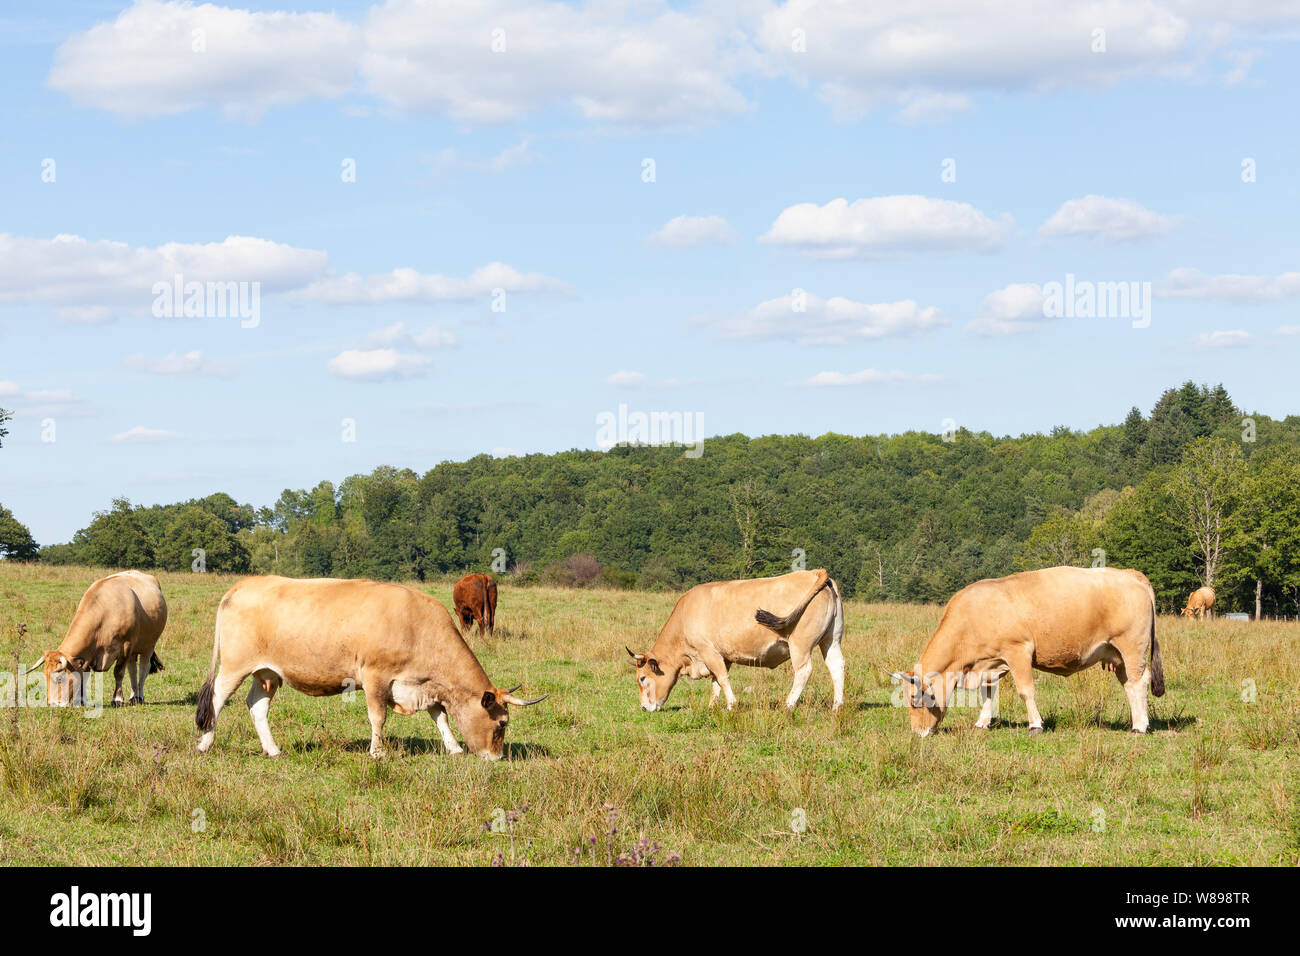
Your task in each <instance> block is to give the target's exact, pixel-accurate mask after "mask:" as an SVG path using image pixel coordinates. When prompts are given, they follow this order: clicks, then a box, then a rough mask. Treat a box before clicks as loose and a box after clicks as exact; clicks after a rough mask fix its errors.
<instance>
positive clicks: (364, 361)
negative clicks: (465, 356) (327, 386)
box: [325, 349, 433, 382]
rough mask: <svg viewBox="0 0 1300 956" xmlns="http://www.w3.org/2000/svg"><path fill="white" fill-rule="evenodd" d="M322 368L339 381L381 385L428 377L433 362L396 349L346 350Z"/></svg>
mask: <svg viewBox="0 0 1300 956" xmlns="http://www.w3.org/2000/svg"><path fill="white" fill-rule="evenodd" d="M325 367H326V368H327V369H329V371H330V372H331V373H332V374H334V375H337V376H338V377H339V378H346V379H350V380H352V381H354V382H385V381H393V380H397V379H403V378H417V377H419V376H422V375H428V374H429V373H430V372H431V371H433V360H432V359H430V358H428V357H427V356H424V355H410V354H407V353H403V352H398V351H397V350H396V349H348V350H347V351H344V352H340V353H339V354H338V355H336V356H334V357H333V358H332V359H330V360H329V362H328V363H327V364H326V366H325Z"/></svg>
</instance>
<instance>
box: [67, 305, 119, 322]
mask: <svg viewBox="0 0 1300 956" xmlns="http://www.w3.org/2000/svg"><path fill="white" fill-rule="evenodd" d="M55 311H56V314H57V315H58V317H59V321H60V322H62V323H64V324H65V325H104V324H105V323H108V322H112V321H113V320H114V319H116V318H117V315H116V314H115V313H114V312H113V310H112V309H110V308H109V307H108V306H105V305H69V306H64V307H63V308H61V309H57V310H55Z"/></svg>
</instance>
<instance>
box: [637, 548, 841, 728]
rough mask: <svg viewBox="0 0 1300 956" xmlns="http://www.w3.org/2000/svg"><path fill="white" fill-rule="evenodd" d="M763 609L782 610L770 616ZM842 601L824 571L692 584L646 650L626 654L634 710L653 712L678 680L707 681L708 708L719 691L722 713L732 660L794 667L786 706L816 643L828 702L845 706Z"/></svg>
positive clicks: (799, 689) (731, 698)
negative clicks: (636, 703) (635, 691)
mask: <svg viewBox="0 0 1300 956" xmlns="http://www.w3.org/2000/svg"><path fill="white" fill-rule="evenodd" d="M767 607H777V608H783V609H784V608H789V609H790V610H789V612H788V613H787V614H786V615H785V617H777V616H776V615H775V614H773V613H772V612H770V611H767V610H764V608H767ZM843 639H844V605H843V602H842V601H841V600H840V592H839V589H838V588H837V587H836V586H835V582H834V581H833V580H832V579H831V577H830V575H828V574H827V573H826V572H825V571H824V570H822V569H820V568H819V569H817V570H816V571H792V572H791V573H789V574H782V575H778V576H777V577H771V578H754V579H749V580H742V581H714V582H712V583H709V584H700V585H697V586H696V587H693V588H691V589H690V590H689V591H687V592H686V593H685V594H683V595H682V596H681V598H680V599H679V600H678V602H677V606H676V607H674V608H673V613H672V614H670V615H669V616H668V620H667V621H666V622H665V623H664V626H663V629H662V630H660V632H659V637H658V639H657V640H656V641H655V643H654V646H653V647H652V648H650V652H649V653H648V654H638V653H636V652H635V651H634V650H632V648H630V647H629V648H627V652H628V653H629V654H631V655H632V660H633V661H634V662H635V664H636V680H637V685H638V687H639V688H640V691H641V709H642V710H646V711H651V712H653V711H656V710H659V709H660V708H662V707H663V705H664V701H666V700H667V699H668V694H669V693H670V692H671V691H672V689H673V685H674V684H675V683H677V678H678V677H679V676H681V675H685V676H687V677H690V678H692V679H694V680H699V679H701V678H705V677H708V678H711V679H712V681H713V694H712V696H710V697H709V706H713V705H714V704H715V703H716V702H717V699H718V695H719V694H725V695H726V699H727V710H731V709H732V708H733V707H735V706H736V695H735V693H733V692H732V690H731V681H730V680H729V679H728V676H727V671H728V670H729V669H730V668H731V665H732V664H747V665H749V666H751V667H779V666H780V665H781V664H784V663H785V662H786V661H790V662H791V663H792V664H793V665H794V682H793V685H792V686H791V688H790V693H789V695H788V696H787V697H786V699H785V706H786V707H788V708H793V707H794V705H795V704H797V703H798V702H799V696H800V695H801V694H802V693H803V689H804V685H806V684H807V683H808V678H809V676H811V674H812V670H813V660H812V652H813V649H814V648H820V649H821V652H822V657H823V658H824V659H825V661H826V669H827V670H828V671H830V675H831V685H832V688H833V694H834V697H833V700H832V704H831V707H832V709H833V710H839V709H840V706H841V705H842V704H843V703H844V653H843V651H842V650H841V648H840V644H841V642H842V641H843Z"/></svg>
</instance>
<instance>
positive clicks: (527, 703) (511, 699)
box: [501, 684, 551, 707]
mask: <svg viewBox="0 0 1300 956" xmlns="http://www.w3.org/2000/svg"><path fill="white" fill-rule="evenodd" d="M519 686H521V687H522V686H523V685H522V684H520V685H519ZM550 696H551V695H550V694H543V695H542V696H541V697H535V698H533V699H532V700H520V699H519V698H518V697H516V696H515V695H514V694H511V693H508V692H507V693H506V694H505V695H504V696H502V698H501V699H502V700H503V701H505V702H506V703H507V704H514V705H515V706H516V707H531V706H533V704H540V703H541V702H542V701H544V700H546V698H548V697H550Z"/></svg>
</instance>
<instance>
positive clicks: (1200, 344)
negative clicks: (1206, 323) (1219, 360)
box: [1192, 329, 1254, 349]
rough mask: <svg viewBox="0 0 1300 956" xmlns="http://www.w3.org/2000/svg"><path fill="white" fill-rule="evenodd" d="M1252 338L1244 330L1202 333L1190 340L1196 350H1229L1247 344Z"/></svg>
mask: <svg viewBox="0 0 1300 956" xmlns="http://www.w3.org/2000/svg"><path fill="white" fill-rule="evenodd" d="M1253 338H1254V336H1252V335H1251V334H1250V333H1249V332H1247V331H1245V330H1244V329H1230V330H1226V331H1218V332H1202V333H1201V334H1200V335H1198V336H1196V338H1194V339H1193V340H1192V344H1193V345H1195V346H1196V347H1197V348H1198V349H1231V348H1239V347H1240V346H1243V345H1246V344H1248V343H1249V342H1250V341H1251V340H1252V339H1253Z"/></svg>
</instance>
